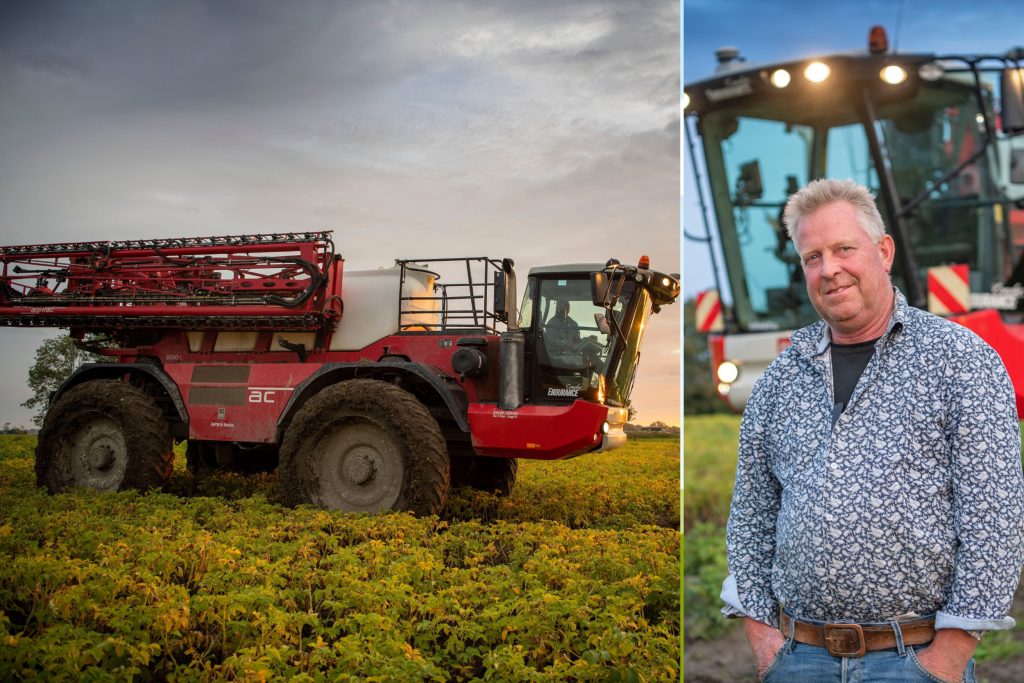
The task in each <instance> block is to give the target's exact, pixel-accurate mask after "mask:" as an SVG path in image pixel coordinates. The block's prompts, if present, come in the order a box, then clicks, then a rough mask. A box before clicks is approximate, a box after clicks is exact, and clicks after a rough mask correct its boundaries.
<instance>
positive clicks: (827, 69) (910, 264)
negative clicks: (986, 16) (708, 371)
mask: <svg viewBox="0 0 1024 683" xmlns="http://www.w3.org/2000/svg"><path fill="white" fill-rule="evenodd" d="M887 43H888V41H887V39H886V36H885V32H884V31H883V30H882V29H881V27H875V28H873V29H872V31H871V34H870V37H869V50H868V51H867V52H865V53H863V54H839V55H830V56H827V57H819V58H814V59H804V60H796V61H789V62H781V63H777V64H765V65H759V66H752V65H748V64H747V63H746V62H744V61H743V60H742V59H741V58H740V57H739V53H738V51H737V50H735V49H734V48H723V49H722V50H719V52H718V57H719V62H720V63H719V66H718V68H717V70H716V73H715V75H714V76H713V77H711V78H708V79H705V80H702V81H698V82H695V83H691V84H689V85H687V86H686V87H685V88H684V94H685V97H684V101H686V105H685V107H686V109H685V111H686V119H687V122H686V124H687V125H686V134H687V141H688V145H689V148H690V159H691V161H692V164H693V167H694V169H695V172H696V173H697V177H698V182H697V186H698V190H699V191H700V192H699V194H700V201H701V208H702V210H703V212H704V217H705V220H707V209H706V208H705V204H704V197H703V190H702V189H701V185H702V182H701V178H700V175H701V174H700V172H699V168H700V166H699V165H698V161H697V155H696V154H695V152H694V145H693V142H692V138H691V126H692V127H693V128H695V129H696V133H697V134H698V135H699V136H700V138H701V140H702V142H703V145H702V151H703V162H704V163H703V170H704V172H705V175H706V178H707V183H708V184H709V186H710V188H711V195H712V199H713V208H714V218H715V220H714V221H712V225H713V226H714V239H712V236H711V235H712V229H711V228H708V229H707V231H706V233H705V234H706V237H702V238H694V237H693V236H692V235H689V234H687V237H688V238H690V239H699V240H700V241H705V242H707V243H708V245H709V249H710V251H711V254H710V255H711V260H712V266H713V270H714V272H715V277H716V279H717V277H718V270H717V266H716V265H715V264H716V251H715V249H714V246H713V245H714V242H716V241H717V242H718V244H719V245H720V248H721V252H720V253H721V256H722V257H723V259H724V265H725V272H726V273H727V276H728V291H729V292H730V293H731V296H732V301H731V305H730V306H723V305H722V300H721V298H720V296H719V294H720V293H721V292H722V290H723V288H722V287H721V286H720V285H719V286H718V288H717V289H716V290H712V291H708V292H705V293H703V294H702V295H701V296H699V297H698V304H697V318H698V321H697V322H698V329H700V330H701V331H703V332H710V333H711V335H710V338H709V343H710V348H711V356H712V371H713V374H714V376H715V377H717V380H718V392H719V394H720V395H721V397H722V398H723V399H725V400H726V402H727V403H728V404H729V405H730V406H731V407H732V408H733V409H734V410H737V411H738V410H742V409H743V406H744V405H745V403H746V401H747V397H748V396H749V395H750V391H751V389H752V387H753V384H754V381H755V380H756V379H757V378H758V377H759V376H760V375H761V373H762V372H763V371H764V368H765V367H766V366H767V365H768V363H770V362H771V361H772V359H773V358H774V357H775V356H776V355H777V354H778V353H779V351H781V350H782V349H783V348H784V347H785V346H787V345H788V344H789V335H790V333H791V332H792V330H794V329H796V328H799V327H803V326H805V325H808V324H810V323H812V322H814V321H815V320H817V319H818V315H817V313H816V312H815V310H814V309H813V308H812V306H811V303H810V301H809V299H808V296H807V291H806V285H805V283H804V281H803V273H802V270H801V266H800V261H799V257H798V255H797V254H796V252H795V250H794V248H793V243H792V241H791V240H789V238H788V237H787V235H786V232H785V229H784V228H783V226H782V220H781V217H782V209H783V206H784V205H785V202H786V200H787V199H788V197H789V196H790V195H791V194H793V193H794V192H796V191H797V190H798V189H799V188H801V187H803V186H804V185H805V184H807V182H808V181H809V180H812V179H815V178H852V179H854V180H856V181H858V182H860V183H861V184H863V185H865V186H867V187H869V188H871V189H872V190H873V191H874V192H876V193H877V196H878V201H879V207H880V209H881V213H882V216H883V218H884V219H885V222H886V224H887V228H888V231H889V232H890V234H892V236H893V239H894V240H895V242H896V248H897V249H896V263H895V264H894V269H893V281H894V283H895V284H896V285H897V286H898V287H899V288H900V289H901V291H903V292H904V293H905V294H906V295H907V299H908V300H909V301H910V303H911V304H912V305H914V306H917V307H919V308H927V309H928V310H931V311H933V312H935V313H938V314H940V315H946V316H951V317H952V319H953V320H956V321H957V322H959V323H961V324H963V325H965V326H967V327H968V328H970V329H972V330H973V331H975V332H976V333H977V334H978V335H980V336H981V337H982V338H983V339H985V341H987V342H988V343H989V344H991V345H992V346H993V347H994V348H995V349H996V351H998V352H999V355H1000V356H1001V357H1002V359H1003V363H1004V364H1005V365H1006V367H1007V369H1008V370H1009V373H1010V377H1011V378H1012V380H1013V384H1014V387H1015V388H1016V393H1017V411H1018V412H1019V413H1021V414H1022V415H1024V211H1022V210H1021V209H1022V206H1024V205H1022V200H1024V144H1022V143H1024V137H1021V135H1022V134H1024V100H1022V91H1024V88H1022V81H1024V70H1022V69H1021V65H1020V61H1019V60H1021V59H1024V49H1020V48H1018V49H1015V50H1011V51H1010V52H1008V53H1007V54H1005V55H999V56H994V55H975V56H965V55H933V54H896V53H892V52H890V51H889V50H888V45H887ZM993 74H994V75H995V76H997V77H998V79H997V80H998V84H999V90H998V98H996V97H995V96H994V92H993V90H994V87H993V86H994V84H993V83H990V82H989V81H988V80H987V78H986V77H987V76H990V75H993ZM996 102H998V107H996V106H995V103H996Z"/></svg>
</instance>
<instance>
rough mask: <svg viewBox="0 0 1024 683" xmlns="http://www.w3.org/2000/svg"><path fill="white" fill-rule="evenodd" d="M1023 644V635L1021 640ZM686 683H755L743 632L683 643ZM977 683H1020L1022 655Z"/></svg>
mask: <svg viewBox="0 0 1024 683" xmlns="http://www.w3.org/2000/svg"><path fill="white" fill-rule="evenodd" d="M1021 639H1022V640H1024V635H1022V636H1021ZM683 672H684V673H683V680H684V681H686V683H758V682H757V672H756V671H755V670H754V660H753V658H752V657H751V655H750V648H748V647H747V639H746V637H745V636H744V635H743V629H741V628H734V629H732V630H730V631H729V633H727V634H726V635H725V636H723V637H722V638H719V639H718V640H697V641H693V642H689V643H686V648H685V650H684V652H683ZM977 676H978V681H980V683H1021V681H1024V655H1021V656H1018V657H1013V658H1011V659H1000V660H997V661H987V662H982V663H981V664H979V665H978V668H977Z"/></svg>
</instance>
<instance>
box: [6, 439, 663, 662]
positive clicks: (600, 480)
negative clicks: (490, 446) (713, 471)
mask: <svg viewBox="0 0 1024 683" xmlns="http://www.w3.org/2000/svg"><path fill="white" fill-rule="evenodd" d="M33 448H34V441H33V440H32V439H31V438H30V437H28V438H27V437H0V519H2V520H3V524H2V526H0V554H2V555H3V556H4V557H6V558H9V559H8V560H7V561H6V562H5V563H2V564H0V643H3V646H2V647H0V680H10V679H17V678H30V677H35V678H40V679H52V678H69V679H110V678H113V679H129V678H135V679H141V680H147V679H160V680H209V681H214V680H231V679H241V680H275V679H282V678H288V679H295V680H313V681H317V680H332V681H333V680H342V681H396V680H402V681H406V680H408V681H485V680H493V681H508V680H515V681H565V680H577V681H615V680H618V681H675V680H678V678H679V532H678V529H677V528H673V526H672V524H671V522H672V520H673V519H674V520H678V516H679V480H678V467H679V457H678V440H672V439H669V440H650V441H647V440H645V441H640V442H637V443H634V444H631V445H630V446H628V447H627V448H626V449H623V450H621V451H617V452H613V453H609V454H602V455H598V456H591V457H583V458H579V459H577V460H574V461H569V462H563V463H534V462H525V461H524V462H523V463H521V469H520V484H519V486H518V487H517V489H516V490H515V491H514V492H513V495H512V496H511V497H509V498H507V499H501V500H499V499H496V498H494V497H493V496H488V495H485V494H480V493H478V492H471V491H456V492H454V493H453V495H452V504H451V506H450V507H449V508H448V509H447V511H446V512H445V514H444V518H443V519H438V518H424V519H416V518H414V517H412V516H409V515H406V514H387V515H373V516H370V515H348V514H343V513H336V512H325V511H322V510H314V509H310V508H300V509H295V510H292V509H288V508H283V507H281V506H279V505H277V504H275V503H274V500H273V483H274V482H273V475H269V476H268V475H260V476H254V477H242V476H238V475H218V476H214V477H211V478H209V479H203V480H199V479H195V478H193V477H191V476H190V475H188V474H187V473H185V472H183V471H179V472H176V474H175V476H174V478H173V480H172V483H171V486H170V487H169V492H164V493H158V492H153V493H147V494H140V493H136V492H122V493H116V494H98V493H95V492H91V491H76V492H73V493H68V494H61V495H57V496H49V495H47V494H46V493H45V492H44V491H43V490H41V489H36V488H35V487H34V477H33V471H32V450H33ZM210 493H212V494H216V496H217V497H205V496H204V495H202V494H210Z"/></svg>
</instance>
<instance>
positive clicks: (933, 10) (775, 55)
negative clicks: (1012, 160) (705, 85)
mask: <svg viewBox="0 0 1024 683" xmlns="http://www.w3.org/2000/svg"><path fill="white" fill-rule="evenodd" d="M684 24H685V26H684V29H683V60H684V64H683V82H684V83H690V82H693V81H699V80H703V79H705V78H708V77H710V76H711V75H712V73H713V72H714V69H715V50H716V49H718V48H720V47H723V46H726V45H731V46H734V47H738V48H740V52H741V53H742V54H743V56H744V57H745V58H746V59H747V61H749V62H751V63H755V64H756V63H763V62H775V61H782V60H788V59H798V58H801V57H807V56H810V55H821V54H831V53H836V52H851V51H863V50H865V49H866V48H867V37H868V31H869V30H870V28H871V26H873V25H875V24H880V25H882V26H883V27H885V29H886V31H887V32H888V35H889V42H890V46H891V47H894V48H896V49H898V50H899V51H900V52H916V53H945V54H951V53H953V54H955V53H960V54H1004V53H1006V51H1007V50H1009V49H1010V48H1012V47H1016V46H1021V45H1024V3H1019V2H1018V3H1013V2H991V1H989V0H986V1H983V2H973V3H968V2H962V1H961V0H896V1H895V2H894V1H893V0H863V1H862V2H855V3H850V2H846V3H844V2H838V3H828V2H820V1H819V0H781V1H779V2H762V1H761V0H685V10H684ZM684 144H685V143H684ZM689 161H690V160H689V153H688V152H687V153H686V154H685V155H684V164H683V165H684V167H685V171H684V174H683V176H684V191H683V196H684V199H683V224H684V227H685V228H686V230H687V232H689V233H691V234H694V235H703V234H704V225H703V221H702V219H701V215H700V204H699V202H698V200H697V192H696V185H694V176H693V173H692V171H691V169H690V168H689V165H690V164H689ZM705 196H707V195H705ZM683 252H684V254H685V263H684V266H683V267H684V271H685V272H684V288H683V294H684V296H690V297H692V296H693V295H694V294H695V293H696V292H698V291H700V290H702V289H707V288H709V287H713V286H714V279H713V277H712V275H711V268H710V266H709V258H708V252H707V247H705V246H704V245H703V244H700V243H697V242H690V241H687V242H686V244H684V245H683ZM719 263H720V264H721V258H720V257H719Z"/></svg>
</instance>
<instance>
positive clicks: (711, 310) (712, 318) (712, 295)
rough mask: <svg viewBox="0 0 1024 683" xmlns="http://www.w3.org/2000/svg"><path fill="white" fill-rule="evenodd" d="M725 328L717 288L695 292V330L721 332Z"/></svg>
mask: <svg viewBox="0 0 1024 683" xmlns="http://www.w3.org/2000/svg"><path fill="white" fill-rule="evenodd" d="M723 329H725V323H724V320H723V318H722V300H721V299H720V298H719V297H718V290H717V289H707V290H704V291H703V292H700V293H699V294H697V331H698V332H721V331H722V330H723Z"/></svg>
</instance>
